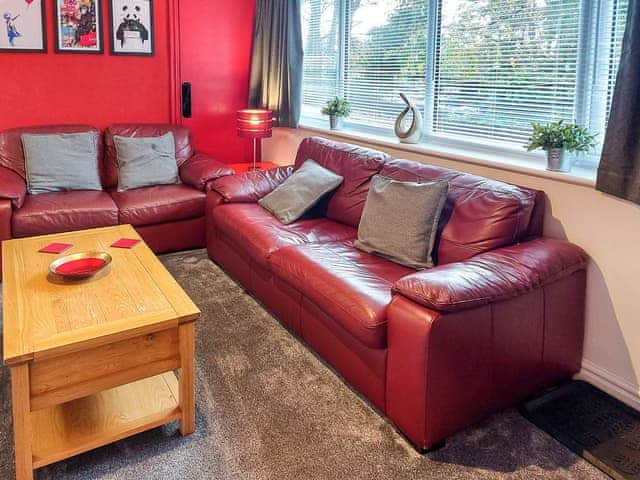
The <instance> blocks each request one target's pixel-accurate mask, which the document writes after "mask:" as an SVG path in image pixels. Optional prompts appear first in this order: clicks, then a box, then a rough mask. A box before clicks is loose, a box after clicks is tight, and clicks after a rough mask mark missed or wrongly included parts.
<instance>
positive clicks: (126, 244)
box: [111, 238, 140, 248]
mask: <svg viewBox="0 0 640 480" xmlns="http://www.w3.org/2000/svg"><path fill="white" fill-rule="evenodd" d="M139 243H140V240H138V239H137V238H121V239H120V240H118V241H117V242H116V243H112V244H111V246H112V247H116V248H133V247H135V246H136V245H137V244H139Z"/></svg>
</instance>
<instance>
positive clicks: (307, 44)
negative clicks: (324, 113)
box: [302, 0, 340, 118]
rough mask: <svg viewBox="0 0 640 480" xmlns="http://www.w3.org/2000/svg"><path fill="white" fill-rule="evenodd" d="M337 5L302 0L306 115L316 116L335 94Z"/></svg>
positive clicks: (332, 0) (329, 1)
mask: <svg viewBox="0 0 640 480" xmlns="http://www.w3.org/2000/svg"><path fill="white" fill-rule="evenodd" d="M338 5H339V4H338V2H337V1H335V0H303V2H302V39H303V46H304V64H303V78H302V106H303V109H302V114H303V115H304V116H306V117H309V116H311V117H318V118H319V117H320V116H321V115H320V109H321V108H322V106H323V105H324V104H325V102H326V101H327V99H330V98H334V97H335V96H336V95H338V59H339V52H338V49H339V42H338V35H339V19H338V17H339V11H340V9H339V6H338Z"/></svg>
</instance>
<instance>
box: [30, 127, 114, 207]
mask: <svg viewBox="0 0 640 480" xmlns="http://www.w3.org/2000/svg"><path fill="white" fill-rule="evenodd" d="M22 149H23V151H24V166H25V172H26V177H27V190H28V191H29V193H30V194H32V195H37V194H38V193H45V192H61V191H65V190H102V185H101V184H100V174H99V172H98V145H97V142H96V135H95V133H93V132H84V133H59V134H30V133H25V134H24V135H22Z"/></svg>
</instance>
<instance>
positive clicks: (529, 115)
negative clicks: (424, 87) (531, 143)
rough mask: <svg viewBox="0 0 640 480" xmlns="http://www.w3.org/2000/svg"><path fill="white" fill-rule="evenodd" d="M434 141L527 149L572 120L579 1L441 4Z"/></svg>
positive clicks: (450, 0) (456, 0) (454, 0)
mask: <svg viewBox="0 0 640 480" xmlns="http://www.w3.org/2000/svg"><path fill="white" fill-rule="evenodd" d="M439 17H440V22H439V23H440V24H441V27H440V32H439V35H438V39H439V41H438V46H437V49H436V51H437V58H436V63H435V92H434V102H435V108H434V122H433V132H434V133H449V134H461V135H465V136H466V135H473V136H475V137H482V138H487V139H495V140H504V141H509V142H514V143H523V142H524V141H525V140H526V139H527V138H528V137H529V135H530V132H531V122H548V121H549V120H559V119H563V120H565V121H572V120H573V119H574V103H575V98H576V92H575V86H576V72H577V50H578V39H579V36H580V1H579V0H546V1H536V0H480V1H477V0H442V2H441V4H440V8H439Z"/></svg>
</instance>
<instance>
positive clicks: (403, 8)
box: [344, 0, 427, 129]
mask: <svg viewBox="0 0 640 480" xmlns="http://www.w3.org/2000/svg"><path fill="white" fill-rule="evenodd" d="M346 7H347V10H346V15H345V16H346V19H345V22H346V32H347V37H346V38H347V44H346V55H345V65H346V69H345V74H344V94H345V96H346V98H347V99H348V100H349V101H350V102H351V103H352V106H353V113H352V115H351V117H350V121H351V122H354V123H359V124H366V125H368V126H374V127H383V128H385V129H391V128H393V125H394V123H395V119H396V117H397V116H398V115H399V114H400V112H401V111H402V110H403V108H404V103H403V102H402V100H401V99H400V97H399V93H400V92H402V93H404V94H406V95H407V96H408V97H409V98H410V99H411V100H413V101H414V102H415V103H416V104H417V105H420V106H423V105H424V95H425V69H426V60H427V58H426V37H427V35H426V34H427V0H347V4H346Z"/></svg>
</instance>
